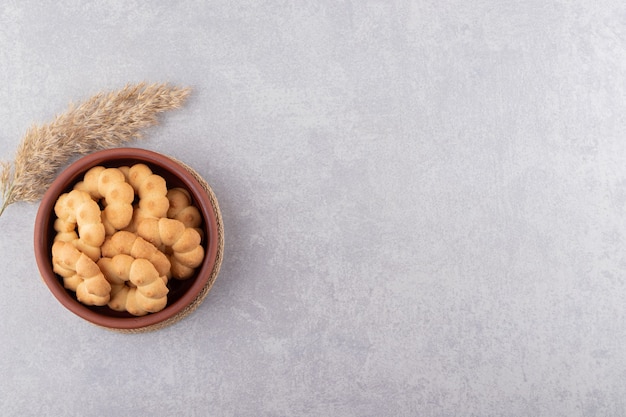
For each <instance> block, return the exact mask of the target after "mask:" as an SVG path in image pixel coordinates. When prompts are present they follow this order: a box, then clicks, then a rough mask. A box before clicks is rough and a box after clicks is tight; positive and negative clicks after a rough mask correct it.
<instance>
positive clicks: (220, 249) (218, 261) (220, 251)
mask: <svg viewBox="0 0 626 417" xmlns="http://www.w3.org/2000/svg"><path fill="white" fill-rule="evenodd" d="M169 158H170V159H171V160H173V161H174V162H176V163H177V164H179V165H180V166H182V167H183V168H185V169H186V170H187V171H189V173H190V174H191V175H192V176H193V177H194V178H195V179H196V180H197V181H198V182H199V183H200V185H202V188H204V189H205V191H206V192H207V194H208V196H209V200H210V201H211V206H212V207H213V212H214V213H215V219H216V220H217V241H218V242H217V243H218V246H217V256H216V258H215V265H214V266H213V270H212V271H211V275H210V276H209V279H208V281H207V283H206V284H205V286H204V287H203V288H202V290H201V291H200V293H198V295H197V296H196V298H195V299H194V300H193V301H192V302H191V303H190V304H189V305H188V306H187V307H185V308H184V309H183V310H181V311H180V312H179V313H178V314H176V315H175V316H172V317H170V318H169V319H167V320H165V321H162V322H160V323H155V324H152V325H149V326H144V327H139V328H136V329H114V328H108V327H107V329H108V330H112V331H115V332H119V333H146V332H152V331H155V330H159V329H162V328H164V327H167V326H171V325H172V324H175V323H177V322H179V321H180V320H182V319H184V318H185V317H187V316H188V315H189V314H191V313H192V312H194V311H195V310H196V309H197V308H198V307H199V306H200V304H202V302H203V301H204V299H205V298H206V296H207V294H208V293H209V290H210V289H211V287H212V286H213V283H214V282H215V279H216V278H217V275H218V274H219V272H220V268H221V266H222V259H223V256H224V223H223V221H222V213H221V211H220V207H219V204H218V203H217V197H216V196H215V193H214V192H213V190H212V189H211V187H210V186H209V184H208V183H207V182H206V181H205V180H204V178H202V177H201V176H200V174H198V173H197V172H196V171H195V170H194V169H193V168H191V167H190V166H189V165H187V164H185V163H184V162H182V161H179V160H178V159H176V158H172V157H169Z"/></svg>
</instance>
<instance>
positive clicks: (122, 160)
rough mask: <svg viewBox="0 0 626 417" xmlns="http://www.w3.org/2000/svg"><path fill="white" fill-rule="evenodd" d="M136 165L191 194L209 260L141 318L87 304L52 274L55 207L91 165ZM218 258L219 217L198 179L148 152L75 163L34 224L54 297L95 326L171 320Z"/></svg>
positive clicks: (121, 151) (172, 285) (116, 152)
mask: <svg viewBox="0 0 626 417" xmlns="http://www.w3.org/2000/svg"><path fill="white" fill-rule="evenodd" d="M137 163H144V164H146V165H148V166H149V167H150V168H151V169H152V171H153V172H154V173H155V174H158V175H161V176H162V177H163V178H164V179H165V181H166V183H167V187H168V188H173V187H182V188H184V189H186V190H187V191H189V193H190V194H191V198H192V203H193V204H194V205H195V206H196V207H197V208H198V209H199V210H200V213H201V214H202V217H203V222H202V225H201V226H200V227H201V228H202V230H203V232H204V233H203V239H202V245H203V246H204V249H205V258H204V260H203V262H202V264H201V265H200V266H199V267H198V268H197V269H196V273H195V274H194V276H193V277H191V278H189V279H186V280H175V279H171V280H170V281H169V283H168V287H169V289H170V292H169V294H168V302H167V306H166V307H165V308H164V309H163V310H161V311H160V312H157V313H152V314H148V315H146V316H142V317H136V316H133V315H131V314H130V313H127V312H118V311H115V310H112V309H110V308H109V307H106V306H103V307H96V306H87V305H84V304H82V303H80V302H78V300H77V299H76V296H75V294H74V293H73V292H72V291H68V290H66V289H65V288H64V287H63V282H62V279H61V278H60V277H59V276H58V275H56V274H55V273H54V272H53V271H52V261H51V248H52V243H53V240H54V236H55V234H56V232H55V230H54V227H53V224H54V220H55V219H56V215H55V214H54V205H55V203H56V200H57V199H58V197H59V196H60V195H61V194H63V193H65V192H69V191H70V190H71V189H72V187H73V186H74V184H76V183H77V182H78V181H81V180H82V179H83V176H84V174H85V172H86V171H87V170H89V169H90V168H91V167H94V166H97V165H102V166H105V167H107V168H117V167H120V166H131V165H134V164H137ZM216 254H217V230H216V218H215V213H214V210H213V207H212V205H211V201H210V199H209V198H208V195H207V192H206V190H205V189H204V188H203V187H202V185H201V184H200V183H199V182H198V181H197V179H196V178H195V177H194V176H193V175H192V174H191V173H190V172H189V171H188V170H187V169H185V168H184V167H183V166H182V165H181V164H179V163H177V162H176V161H174V160H172V159H170V158H168V157H166V156H164V155H161V154H158V153H155V152H152V151H147V150H144V149H138V148H116V149H109V150H106V151H100V152H96V153H93V154H91V155H88V156H85V157H83V158H81V159H79V160H78V161H76V162H74V163H73V164H71V165H70V166H69V167H68V168H66V169H65V170H64V171H63V172H62V173H60V174H59V176H58V177H57V179H56V180H55V182H54V183H53V184H52V186H51V187H50V189H49V190H48V191H47V192H46V194H45V195H44V197H43V198H42V201H41V204H40V207H39V211H38V214H37V219H36V223H35V255H36V258H37V264H38V267H39V270H40V273H41V275H42V278H43V279H44V282H46V284H47V285H48V287H49V288H50V290H51V291H52V293H53V294H54V296H55V297H56V298H57V299H58V300H59V301H60V302H61V303H62V304H63V305H64V306H65V307H66V308H68V309H69V310H70V311H72V312H74V313H75V314H77V315H79V316H80V317H82V318H84V319H86V320H88V321H91V322H93V323H95V324H98V325H100V326H104V327H110V328H119V329H132V328H141V327H146V326H150V325H153V324H156V323H159V322H162V321H164V320H167V319H169V318H171V317H172V316H174V315H176V314H177V313H179V312H180V311H182V310H183V309H184V308H185V307H187V306H188V305H189V304H190V303H191V302H192V301H193V300H194V299H195V298H196V296H197V295H198V293H199V292H200V291H201V290H202V289H203V287H204V285H206V283H207V280H208V277H209V276H210V274H211V271H212V269H213V265H214V263H215V258H216Z"/></svg>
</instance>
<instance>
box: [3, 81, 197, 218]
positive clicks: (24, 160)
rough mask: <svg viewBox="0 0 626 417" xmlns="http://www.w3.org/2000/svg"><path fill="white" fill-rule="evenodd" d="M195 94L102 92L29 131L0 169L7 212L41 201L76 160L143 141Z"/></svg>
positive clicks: (130, 89)
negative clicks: (147, 131) (162, 119)
mask: <svg viewBox="0 0 626 417" xmlns="http://www.w3.org/2000/svg"><path fill="white" fill-rule="evenodd" d="M189 93H190V90H189V89H188V88H179V87H172V86H168V85H167V84H146V83H139V84H134V85H127V86H126V87H124V88H123V89H121V90H118V91H113V92H109V93H99V94H97V95H95V96H93V97H91V98H90V99H89V100H87V101H85V102H83V103H81V104H78V105H73V104H70V107H69V109H68V110H67V111H66V112H65V113H62V114H60V115H58V116H57V117H56V118H55V119H54V120H53V121H52V122H51V123H48V124H45V125H41V126H38V125H34V126H32V127H31V128H29V129H28V131H27V132H26V134H25V135H24V137H23V138H22V140H21V142H20V144H19V145H18V148H17V150H16V153H15V159H14V160H13V161H11V162H8V161H2V162H1V165H0V181H1V184H0V191H1V193H2V198H3V203H2V206H1V207H0V215H2V213H3V212H4V210H5V208H6V207H7V206H8V205H10V204H12V203H15V202H18V201H25V202H33V201H37V200H39V199H40V198H41V197H42V196H43V194H44V193H45V192H46V190H47V189H48V187H49V186H50V184H51V183H52V181H53V180H54V178H55V176H56V174H57V172H58V170H59V168H61V167H62V166H63V165H65V164H66V163H67V162H68V161H69V160H70V158H72V157H73V156H76V155H86V154H89V153H92V152H95V151H98V150H101V149H106V148H112V147H115V146H119V145H122V144H123V143H125V142H128V141H131V140H134V139H139V138H141V136H142V132H141V130H142V129H144V128H147V127H149V126H153V125H156V124H157V123H158V119H157V115H158V114H159V113H162V112H165V111H167V110H172V109H176V108H179V107H181V106H182V105H183V103H184V102H185V100H186V99H187V97H188V95H189Z"/></svg>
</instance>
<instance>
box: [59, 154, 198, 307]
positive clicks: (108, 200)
mask: <svg viewBox="0 0 626 417" xmlns="http://www.w3.org/2000/svg"><path fill="white" fill-rule="evenodd" d="M54 212H55V214H56V216H57V218H56V220H55V222H54V230H55V231H56V235H55V238H54V243H53V245H52V264H53V269H54V272H55V273H57V274H58V275H60V276H61V277H62V279H63V284H64V286H65V288H67V289H69V290H71V291H74V292H76V298H77V299H78V300H79V301H80V302H81V303H83V304H86V305H93V306H105V305H108V306H109V307H110V308H111V309H113V310H116V311H127V312H129V313H130V314H132V315H135V316H143V315H146V314H148V313H156V312H158V311H161V310H162V309H163V308H165V306H166V305H167V294H168V293H169V289H168V286H167V284H168V281H169V280H170V279H172V278H173V279H178V280H184V279H187V278H190V277H191V276H193V273H194V271H195V268H197V267H198V266H199V265H200V264H201V263H202V260H203V259H204V248H203V247H202V244H201V241H202V230H201V229H200V228H199V227H200V225H201V223H202V216H201V214H200V212H199V210H198V209H197V207H195V206H194V205H193V204H192V201H191V198H190V195H189V193H188V192H187V191H186V190H185V189H182V188H171V189H168V188H167V184H166V181H165V179H164V178H163V177H161V176H160V175H158V174H155V173H153V172H152V170H151V169H150V167H148V166H147V165H145V164H141V163H140V164H135V165H132V166H124V167H119V168H105V167H103V166H96V167H93V168H91V169H90V170H89V171H87V172H86V173H85V175H84V177H83V180H82V181H80V182H78V183H77V184H76V185H75V186H74V188H73V189H72V190H71V191H70V192H67V193H64V194H62V195H61V196H60V197H59V198H58V200H57V202H56V204H55V207H54Z"/></svg>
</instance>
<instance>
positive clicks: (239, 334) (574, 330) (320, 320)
mask: <svg viewBox="0 0 626 417" xmlns="http://www.w3.org/2000/svg"><path fill="white" fill-rule="evenodd" d="M42 3H47V4H46V5H42ZM625 23H626V6H624V3H623V2H618V1H597V2H590V1H547V2H546V1H535V0H529V1H523V2H498V1H486V0H476V1H470V2H468V1H452V0H443V1H327V0H324V1H318V2H299V1H282V2H231V1H154V2H136V1H130V2H127V1H104V2H83V1H72V0H63V1H57V2H37V1H32V0H29V1H19V2H18V1H4V2H2V3H0V85H1V87H0V126H1V129H0V155H1V156H2V157H3V158H4V159H8V158H11V157H12V155H13V152H14V150H15V147H16V145H17V143H18V141H19V139H20V137H21V136H22V135H23V134H24V132H25V131H26V129H27V127H28V126H29V125H30V124H31V123H34V122H37V123H43V122H46V121H49V120H50V119H51V118H52V117H53V116H54V115H55V114H57V113H60V112H62V111H63V110H65V108H66V106H67V104H68V103H69V102H70V101H75V102H76V101H79V100H81V99H84V98H87V97H88V96H90V95H91V94H93V93H95V92H97V91H100V90H102V89H105V90H106V89H114V88H119V87H121V86H123V85H124V84H125V83H128V82H136V81H141V80H148V81H169V82H172V83H175V84H180V85H189V86H191V87H193V89H194V93H193V97H192V98H191V99H190V100H189V102H188V103H187V105H186V106H185V108H184V109H181V110H180V111H176V112H172V113H169V114H167V115H166V117H164V118H163V119H162V124H161V125H160V126H159V127H156V128H153V129H150V130H149V131H148V132H147V138H146V140H145V141H143V142H139V143H135V144H134V145H133V146H141V147H145V148H148V149H153V150H156V151H159V152H162V153H166V154H169V155H172V156H175V157H177V158H179V159H181V160H183V161H185V162H186V163H188V164H190V165H191V166H193V167H194V168H196V169H197V170H198V171H199V172H200V173H201V174H202V175H203V177H205V178H206V179H207V180H208V181H209V183H210V184H211V185H212V187H213V188H214V190H215V192H216V193H217V195H218V197H219V200H220V203H221V207H222V210H223V214H224V222H225V227H226V253H225V260H224V264H223V268H222V271H221V274H220V276H219V278H218V280H217V282H216V284H215V286H214V287H213V290H212V291H211V293H210V294H209V296H208V297H207V299H206V301H205V302H204V303H203V304H202V305H201V307H200V308H199V309H198V310H197V311H196V312H195V313H194V314H192V315H191V316H189V317H188V318H186V319H185V320H183V321H182V322H180V323H178V324H176V325H174V326H172V327H169V328H167V329H163V330H161V331H158V332H155V333H150V334H142V335H134V336H129V335H120V334H116V333H112V332H108V331H106V330H103V329H100V328H97V327H94V326H92V325H90V324H89V323H86V322H84V321H82V320H81V319H79V318H77V317H75V316H73V315H72V314H71V313H69V312H68V311H66V310H65V309H63V308H62V307H61V306H60V305H59V304H58V303H57V301H56V300H55V299H54V298H53V297H52V295H51V293H50V292H49V291H48V290H47V288H46V287H45V286H44V285H43V284H42V282H41V281H40V279H39V276H38V271H37V267H36V265H35V262H34V259H33V249H32V232H33V222H34V218H35V213H36V210H37V205H36V204H34V205H31V204H18V205H13V206H10V207H9V209H8V210H7V211H6V212H5V214H4V215H3V216H2V217H1V218H0V230H1V238H0V253H1V254H2V257H1V259H0V269H1V270H2V288H1V290H0V316H1V317H2V320H0V337H1V343H0V375H2V379H1V380H0V407H1V409H2V412H1V414H2V415H7V416H13V415H15V416H40V415H55V416H101V415H115V416H131V415H152V416H166V415H187V416H203V415H213V416H304V415H319V416H392V415H393V416H413V415H424V416H457V415H458V416H505V415H506V416H508V415H510V416H521V415H528V416H531V415H532V416H550V417H555V416H623V415H625V414H626V400H625V399H624V393H625V392H626V359H625V354H624V348H623V347H624V344H625V343H626V323H625V318H626V317H625V316H626V303H625V302H624V294H625V292H626V280H625V276H626V251H625V248H624V246H625V241H626V217H625V215H624V213H625V208H626V207H625V206H626V164H625V162H626V117H625V115H626V89H625V87H626V84H625V80H626V25H625Z"/></svg>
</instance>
